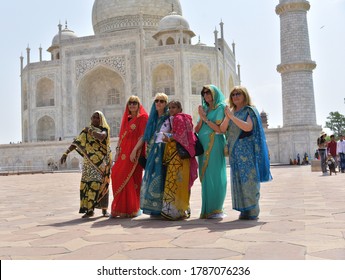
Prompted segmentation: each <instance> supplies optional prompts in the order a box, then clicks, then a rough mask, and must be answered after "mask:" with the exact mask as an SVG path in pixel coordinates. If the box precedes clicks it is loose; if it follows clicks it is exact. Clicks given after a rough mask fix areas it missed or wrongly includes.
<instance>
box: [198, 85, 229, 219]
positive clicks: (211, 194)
mask: <svg viewBox="0 0 345 280" xmlns="http://www.w3.org/2000/svg"><path fill="white" fill-rule="evenodd" d="M201 95H202V105H201V106H199V108H198V113H199V116H200V119H199V121H198V123H197V125H196V127H195V132H197V133H198V136H199V139H200V142H201V144H202V146H203V147H204V154H202V155H201V156H199V158H198V160H199V178H200V181H201V187H202V191H201V193H202V206H201V213H200V218H202V219H209V218H223V217H224V216H225V214H224V212H223V205H224V200H225V195H226V186H227V178H226V161H225V156H224V147H225V143H226V142H225V136H224V134H223V133H222V132H221V130H220V125H221V123H222V122H223V119H224V117H225V115H224V109H225V107H226V104H225V101H224V100H225V97H224V95H223V93H222V92H221V91H220V90H219V89H218V88H217V87H216V86H214V85H205V86H204V87H203V89H202V91H201Z"/></svg>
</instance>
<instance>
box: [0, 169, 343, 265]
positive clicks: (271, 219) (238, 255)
mask: <svg viewBox="0 0 345 280" xmlns="http://www.w3.org/2000/svg"><path fill="white" fill-rule="evenodd" d="M310 170H311V169H310V166H291V167H290V166H285V167H272V170H271V171H272V175H273V177H274V180H273V181H272V182H269V183H265V184H263V185H262V192H261V215H260V219H259V220H258V221H239V220H238V219H237V217H238V212H236V211H233V210H232V209H231V199H230V190H229V191H228V195H227V199H226V202H225V209H226V212H227V214H228V216H227V217H226V218H225V219H223V220H200V219H198V216H199V211H200V205H201V194H200V183H199V181H198V180H197V183H196V184H195V185H194V186H193V189H192V196H191V208H192V217H191V218H190V219H189V220H185V221H176V222H171V221H165V220H152V219H150V218H149V217H148V216H146V215H142V216H140V217H137V218H135V219H108V218H103V217H100V211H99V210H96V215H95V216H94V217H93V218H90V219H82V218H81V215H80V214H78V213H77V212H78V209H79V208H78V207H79V201H78V196H79V192H78V186H79V179H80V173H54V174H35V175H19V176H18V175H13V176H0V197H1V204H0V259H2V260H9V259H14V260H28V259H33V260H44V259H54V260H73V259H77V260H88V259H95V260H114V259H122V260H131V259H132V260H139V259H140V260H145V259H162V260H164V259H193V260H195V259H224V260H227V259H233V260H274V259H279V260H291V259H293V260H304V259H307V260H315V259H328V260H344V259H345V184H344V181H345V174H338V175H336V176H334V175H333V176H324V177H322V176H321V173H319V172H317V173H316V172H311V171H310Z"/></svg>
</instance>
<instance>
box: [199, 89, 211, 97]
mask: <svg viewBox="0 0 345 280" xmlns="http://www.w3.org/2000/svg"><path fill="white" fill-rule="evenodd" d="M205 94H211V91H210V90H204V91H203V92H202V93H201V95H202V96H204V95H205Z"/></svg>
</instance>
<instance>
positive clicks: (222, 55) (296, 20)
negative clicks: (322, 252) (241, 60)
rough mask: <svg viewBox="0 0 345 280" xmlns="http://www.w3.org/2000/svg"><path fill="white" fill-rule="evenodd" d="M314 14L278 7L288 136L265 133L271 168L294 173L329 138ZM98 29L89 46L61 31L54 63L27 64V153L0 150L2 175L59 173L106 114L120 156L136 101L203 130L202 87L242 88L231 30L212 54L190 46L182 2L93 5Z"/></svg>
mask: <svg viewBox="0 0 345 280" xmlns="http://www.w3.org/2000/svg"><path fill="white" fill-rule="evenodd" d="M309 8H310V5H309V2H307V1H305V0H280V1H279V4H278V5H277V7H276V13H277V15H278V16H279V17H280V27H281V64H280V65H278V67H277V71H278V72H279V73H280V74H281V76H282V95H283V96H282V97H283V98H282V99H283V127H282V128H274V129H266V136H267V142H268V146H269V150H270V155H271V162H272V163H288V162H289V159H290V158H291V159H293V158H294V157H296V155H297V153H299V154H300V155H303V154H304V153H305V152H307V153H308V154H309V156H310V157H311V156H312V154H313V153H314V151H315V149H316V138H317V137H318V135H319V132H320V131H321V127H320V126H318V125H317V124H316V113H315V101H314V89H313V79H312V71H313V69H314V68H315V67H316V64H315V62H313V61H312V60H311V57H310V46H309V36H308V25H307V11H308V10H309ZM76 16H77V15H76ZM92 23H93V28H94V33H95V34H94V35H90V36H87V37H78V36H77V34H75V33H74V32H73V31H72V30H70V29H69V28H68V26H67V24H66V26H64V27H63V26H61V25H59V32H58V33H57V34H56V35H55V36H54V37H53V40H52V45H51V46H50V47H49V48H48V50H47V51H48V52H50V53H51V60H50V61H42V60H40V61H38V62H31V61H30V51H31V50H30V49H27V54H26V61H25V62H26V64H25V63H24V57H21V69H22V70H21V83H22V135H23V144H21V145H2V146H1V147H0V150H1V153H0V166H2V167H5V168H6V167H7V169H11V168H12V169H13V168H14V169H15V168H17V169H18V170H19V168H20V166H25V168H26V169H27V170H29V169H30V168H32V169H35V168H36V169H37V168H38V166H42V167H47V165H48V164H49V163H50V162H54V163H57V161H58V160H59V158H60V156H61V154H62V153H63V151H64V150H65V149H66V148H67V147H68V145H69V143H70V141H71V140H72V139H73V137H74V136H75V135H77V134H78V133H79V131H80V130H81V129H82V128H83V127H84V126H85V125H87V124H88V123H89V118H90V116H91V114H92V112H93V111H94V110H101V111H103V112H104V113H105V116H106V118H107V120H108V122H109V124H110V125H111V130H112V131H111V135H112V137H113V138H112V142H113V147H114V145H115V142H116V141H117V138H116V136H117V134H118V131H119V126H120V122H121V119H120V118H121V116H122V113H123V110H124V104H125V102H126V100H127V98H128V97H129V96H130V95H133V94H134V95H138V96H139V97H140V98H141V100H142V103H143V105H144V107H145V108H146V109H147V111H149V110H150V107H151V103H152V100H153V96H154V94H155V93H156V92H165V93H167V94H168V95H169V98H170V99H177V100H180V101H181V102H182V105H183V109H184V111H185V112H187V113H190V114H191V115H192V116H193V118H194V120H196V118H197V112H196V108H197V105H199V104H200V90H201V87H202V85H204V84H208V83H213V84H216V85H218V86H219V87H220V88H221V89H222V91H223V92H224V93H225V94H226V95H228V93H229V91H230V89H231V88H232V87H233V86H234V85H237V84H239V81H240V78H239V75H238V73H236V58H235V56H234V49H233V48H234V46H233V47H232V48H229V46H228V44H227V42H226V41H225V39H224V30H223V23H220V28H219V32H218V31H216V30H215V32H214V34H212V35H213V36H214V45H213V46H207V45H204V44H202V43H200V42H199V43H198V44H195V45H192V44H191V39H192V38H193V37H194V36H195V34H194V32H193V31H192V30H191V29H190V28H189V24H188V21H187V19H185V18H183V16H182V8H181V4H180V2H179V1H178V0H95V2H94V6H93V11H92ZM24 64H25V65H24ZM59 139H60V140H62V141H57V140H59ZM16 147H17V148H16ZM79 160H80V157H78V155H77V154H75V155H71V156H69V158H68V161H67V167H68V168H77V166H78V165H79ZM30 166H31V167H30ZM33 167H35V168H33ZM3 169H4V168H3Z"/></svg>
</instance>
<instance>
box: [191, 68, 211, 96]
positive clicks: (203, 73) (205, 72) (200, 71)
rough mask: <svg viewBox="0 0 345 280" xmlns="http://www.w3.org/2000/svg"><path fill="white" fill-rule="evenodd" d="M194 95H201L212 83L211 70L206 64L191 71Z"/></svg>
mask: <svg viewBox="0 0 345 280" xmlns="http://www.w3.org/2000/svg"><path fill="white" fill-rule="evenodd" d="M191 78H192V94H193V95H199V94H200V91H201V89H202V87H203V86H204V85H207V84H210V83H211V75H210V70H209V69H208V67H207V66H206V65H205V64H202V63H199V64H196V65H194V66H193V67H192V69H191Z"/></svg>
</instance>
